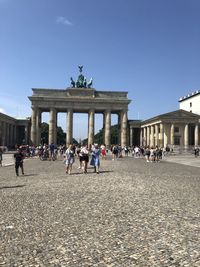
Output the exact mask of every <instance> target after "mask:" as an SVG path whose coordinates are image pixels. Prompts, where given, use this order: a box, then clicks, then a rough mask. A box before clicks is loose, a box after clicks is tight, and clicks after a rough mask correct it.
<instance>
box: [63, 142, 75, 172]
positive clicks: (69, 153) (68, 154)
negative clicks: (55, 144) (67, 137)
mask: <svg viewBox="0 0 200 267" xmlns="http://www.w3.org/2000/svg"><path fill="white" fill-rule="evenodd" d="M74 161H75V159H74V150H73V149H72V145H70V146H69V147H68V149H67V150H66V151H65V161H64V162H65V165H66V173H68V174H71V172H72V165H73V163H74Z"/></svg>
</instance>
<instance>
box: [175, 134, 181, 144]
mask: <svg viewBox="0 0 200 267" xmlns="http://www.w3.org/2000/svg"><path fill="white" fill-rule="evenodd" d="M174 144H175V146H180V137H178V136H174Z"/></svg>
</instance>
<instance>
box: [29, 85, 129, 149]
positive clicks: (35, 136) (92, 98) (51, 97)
mask: <svg viewBox="0 0 200 267" xmlns="http://www.w3.org/2000/svg"><path fill="white" fill-rule="evenodd" d="M32 90H33V95H32V96H30V97H29V99H30V101H31V105H32V117H31V141H32V143H33V144H40V142H41V114H42V112H49V115H50V116H49V143H57V140H56V125H57V115H58V113H59V112H62V113H66V121H67V129H66V144H70V143H72V137H73V136H72V135H73V114H74V113H87V114H88V126H86V127H88V145H91V144H93V142H94V127H95V120H94V118H95V113H101V114H103V128H104V143H105V144H106V146H107V147H109V146H110V137H111V136H110V134H111V131H110V128H111V114H117V115H118V122H119V135H120V140H121V144H122V145H123V146H124V145H126V143H127V112H128V104H129V103H130V102H131V100H129V99H128V98H127V94H128V93H127V92H113V91H112V92H111V91H96V90H95V89H94V88H67V89H65V90H62V89H39V88H34V89H32Z"/></svg>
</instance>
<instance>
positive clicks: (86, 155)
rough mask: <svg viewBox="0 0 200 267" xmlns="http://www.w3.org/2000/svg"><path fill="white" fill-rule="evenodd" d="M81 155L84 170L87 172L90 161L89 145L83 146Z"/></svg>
mask: <svg viewBox="0 0 200 267" xmlns="http://www.w3.org/2000/svg"><path fill="white" fill-rule="evenodd" d="M79 155H80V161H81V167H82V171H83V173H87V167H88V161H89V151H88V148H87V146H83V147H82V148H81V151H80V153H79Z"/></svg>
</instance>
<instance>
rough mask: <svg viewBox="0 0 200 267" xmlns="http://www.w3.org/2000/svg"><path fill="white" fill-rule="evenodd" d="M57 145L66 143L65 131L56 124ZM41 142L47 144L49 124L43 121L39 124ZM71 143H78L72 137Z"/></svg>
mask: <svg viewBox="0 0 200 267" xmlns="http://www.w3.org/2000/svg"><path fill="white" fill-rule="evenodd" d="M56 130H57V145H63V144H65V143H66V133H65V132H64V131H63V129H62V127H60V126H57V129H56ZM41 144H49V124H48V123H46V122H43V123H42V124H41ZM73 144H78V142H77V141H76V139H74V138H73Z"/></svg>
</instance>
